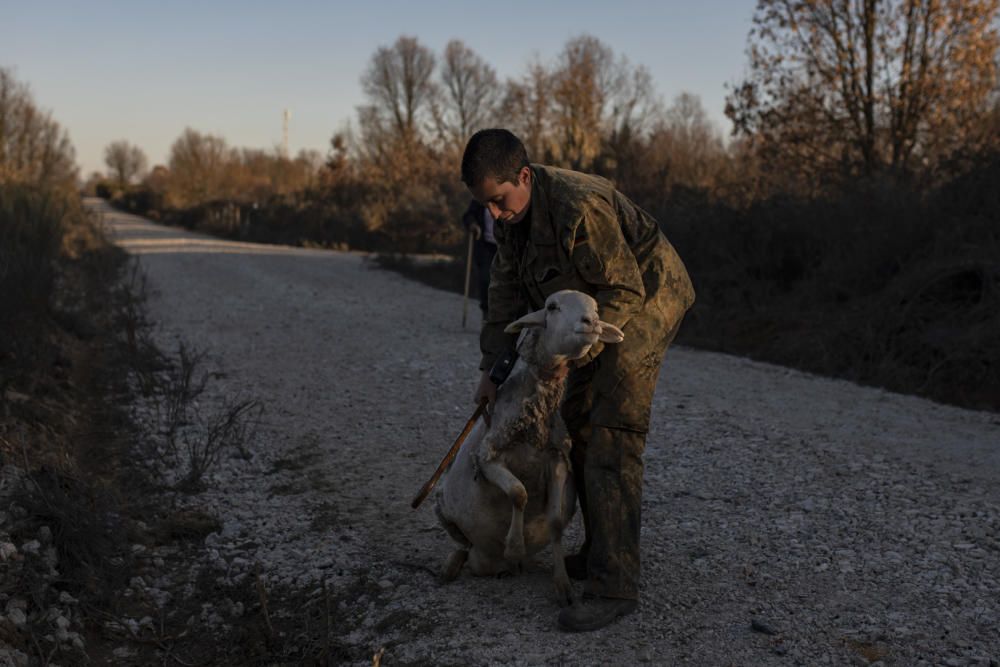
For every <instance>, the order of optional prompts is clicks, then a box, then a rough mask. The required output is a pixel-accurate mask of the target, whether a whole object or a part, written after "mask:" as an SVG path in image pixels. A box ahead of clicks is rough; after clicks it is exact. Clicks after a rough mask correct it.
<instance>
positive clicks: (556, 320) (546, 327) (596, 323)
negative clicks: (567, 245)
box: [505, 290, 625, 364]
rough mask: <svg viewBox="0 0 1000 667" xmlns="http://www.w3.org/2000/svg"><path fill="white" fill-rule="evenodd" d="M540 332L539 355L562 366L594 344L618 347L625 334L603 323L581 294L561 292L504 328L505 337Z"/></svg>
mask: <svg viewBox="0 0 1000 667" xmlns="http://www.w3.org/2000/svg"><path fill="white" fill-rule="evenodd" d="M527 328H539V329H540V330H541V331H540V332H539V337H538V341H539V345H538V346H539V347H540V348H541V349H540V350H539V352H540V353H541V356H544V357H547V362H548V363H555V364H559V363H564V362H566V361H569V360H571V359H579V358H580V357H582V356H584V355H585V354H587V352H589V351H590V348H591V347H592V346H593V345H594V343H596V342H597V341H602V342H604V343H620V342H622V340H624V338H625V334H623V333H622V332H621V329H619V328H618V327H616V326H614V325H612V324H608V323H607V322H602V321H601V320H600V318H599V317H598V315H597V302H596V301H594V299H593V298H592V297H590V296H588V295H586V294H584V293H583V292H577V291H574V290H562V291H561V292H556V293H555V294H553V295H552V296H550V297H549V298H548V299H546V300H545V307H544V308H542V309H541V310H536V311H535V312H533V313H528V314H527V315H525V316H524V317H522V318H521V319H519V320H517V321H516V322H512V323H510V324H509V325H507V328H506V329H505V331H506V332H507V333H518V332H519V331H521V330H522V329H527Z"/></svg>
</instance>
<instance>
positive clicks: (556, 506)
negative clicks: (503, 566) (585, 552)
mask: <svg viewBox="0 0 1000 667" xmlns="http://www.w3.org/2000/svg"><path fill="white" fill-rule="evenodd" d="M550 467H551V470H550V472H549V484H548V486H549V498H548V506H547V507H546V510H545V514H546V517H545V518H546V520H547V521H548V523H549V533H550V534H551V537H552V580H553V583H555V587H556V600H557V601H558V602H559V605H560V606H566V605H570V604H573V585H572V584H571V583H570V581H569V575H568V574H567V573H566V561H565V555H566V554H565V553H564V552H563V546H562V534H563V529H564V528H565V527H566V526H565V525H564V523H563V518H564V516H565V512H564V511H563V504H564V503H565V501H566V496H565V494H566V484H567V482H568V480H569V466H568V465H567V464H566V460H565V458H563V457H562V456H559V457H557V458H555V460H553V461H552V463H551V464H550Z"/></svg>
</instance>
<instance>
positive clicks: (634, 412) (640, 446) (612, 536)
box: [562, 317, 680, 599]
mask: <svg viewBox="0 0 1000 667" xmlns="http://www.w3.org/2000/svg"><path fill="white" fill-rule="evenodd" d="M654 319H659V318H654ZM679 326H680V321H679V320H677V321H676V322H672V323H668V326H667V327H664V326H663V325H662V322H657V321H644V320H643V318H641V317H639V318H636V319H633V320H631V321H629V323H628V324H627V325H626V327H625V330H624V331H625V340H624V341H623V342H622V343H619V344H617V345H608V346H606V347H605V348H604V350H603V351H602V352H601V353H600V354H599V355H598V356H597V357H596V358H595V359H594V361H592V362H591V363H589V364H587V365H586V366H583V367H581V368H577V369H574V370H573V371H572V372H571V373H570V375H569V378H568V379H567V388H566V394H565V398H564V401H563V406H562V415H563V419H564V420H565V422H566V426H567V428H568V429H569V432H570V436H571V438H572V440H573V449H572V451H571V453H570V459H571V461H572V464H573V476H574V479H575V482H576V489H577V496H578V497H579V500H580V511H581V513H582V514H583V521H584V526H585V530H586V537H585V540H584V544H583V547H582V548H581V553H582V554H586V557H587V572H588V581H587V583H586V585H585V587H584V591H585V592H586V593H590V594H593V595H598V596H601V597H612V598H628V599H637V598H638V596H639V531H640V524H641V510H642V473H643V462H642V454H643V451H644V450H645V448H646V433H647V432H648V430H649V416H650V408H651V406H652V401H653V392H654V390H655V389H656V381H657V378H658V377H659V374H660V366H661V364H662V362H663V356H664V354H665V353H666V350H667V347H668V346H669V345H670V343H671V342H672V341H673V339H674V337H675V336H676V335H677V329H678V328H679Z"/></svg>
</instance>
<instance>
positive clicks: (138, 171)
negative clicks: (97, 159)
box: [104, 139, 147, 189]
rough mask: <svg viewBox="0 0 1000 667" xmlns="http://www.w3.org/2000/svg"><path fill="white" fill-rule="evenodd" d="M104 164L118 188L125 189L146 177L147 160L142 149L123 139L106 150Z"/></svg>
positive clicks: (109, 145) (112, 143)
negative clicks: (133, 182)
mask: <svg viewBox="0 0 1000 667" xmlns="http://www.w3.org/2000/svg"><path fill="white" fill-rule="evenodd" d="M104 164H105V165H107V167H108V169H109V170H110V172H111V177H112V178H114V179H115V181H116V182H117V183H118V187H119V188H120V189H124V188H125V187H127V186H128V184H129V183H131V182H132V181H134V180H136V179H139V178H142V177H143V176H145V174H146V165H147V160H146V154H145V153H143V152H142V149H141V148H139V147H138V146H133V145H132V144H130V143H129V142H127V141H125V140H124V139H121V140H119V141H113V142H111V143H110V144H108V145H107V147H106V148H105V149H104Z"/></svg>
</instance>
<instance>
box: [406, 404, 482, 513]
mask: <svg viewBox="0 0 1000 667" xmlns="http://www.w3.org/2000/svg"><path fill="white" fill-rule="evenodd" d="M488 402H489V401H488V400H487V399H485V398H484V399H483V400H482V401H480V402H479V406H478V407H477V408H476V411H475V412H473V413H472V417H471V418H470V419H469V421H467V422H466V423H465V428H463V429H462V432H461V433H460V434H459V435H458V439H457V440H455V444H454V445H452V446H451V449H449V450H448V453H447V454H445V456H444V459H442V461H441V465H439V466H438V467H437V470H435V471H434V474H433V475H431V478H430V479H429V480H427V482H426V483H425V484H424V485H423V486H422V487H421V488H420V491H419V492H418V493H417V495H416V496H414V498H413V502H411V503H410V507H412V508H413V509H417V508H418V507H420V503H422V502H424V499H425V498H427V496H428V494H430V492H431V489H433V488H434V485H435V484H437V482H438V480H439V479H441V475H443V474H444V471H445V470H447V469H448V466H450V465H451V462H452V461H454V460H455V456H457V455H458V450H460V449H461V448H462V443H463V442H465V439H466V438H468V437H469V433H471V432H472V427H473V426H475V424H476V420H477V419H479V417H480V416H481V415H482V414H483V411H484V410H486V405H487V403H488Z"/></svg>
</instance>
